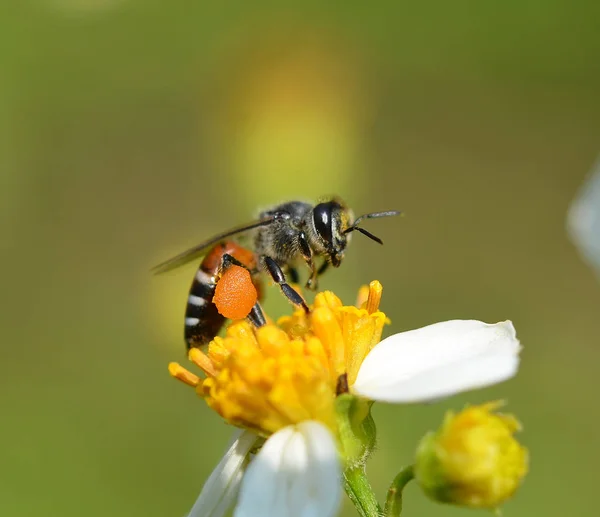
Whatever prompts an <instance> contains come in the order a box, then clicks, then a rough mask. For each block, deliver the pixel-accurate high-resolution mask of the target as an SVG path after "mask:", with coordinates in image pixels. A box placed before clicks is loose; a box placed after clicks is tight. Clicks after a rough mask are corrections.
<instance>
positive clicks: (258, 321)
mask: <svg viewBox="0 0 600 517" xmlns="http://www.w3.org/2000/svg"><path fill="white" fill-rule="evenodd" d="M246 317H247V318H248V321H249V322H250V323H252V325H254V326H255V327H256V328H259V327H262V326H263V325H266V324H267V320H266V318H265V315H264V313H263V311H262V308H261V306H260V303H258V302H256V303H255V304H254V307H252V310H251V311H250V314H248V316H246Z"/></svg>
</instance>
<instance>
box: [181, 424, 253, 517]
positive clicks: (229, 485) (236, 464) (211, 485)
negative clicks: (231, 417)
mask: <svg viewBox="0 0 600 517" xmlns="http://www.w3.org/2000/svg"><path fill="white" fill-rule="evenodd" d="M257 440H258V436H257V435H256V434H254V433H252V432H250V431H236V433H235V434H234V436H233V439H232V442H231V445H230V447H229V449H228V450H227V452H226V453H225V456H223V459H222V460H221V461H220V462H219V464H218V465H217V467H216V468H215V470H213V472H212V474H211V475H210V477H209V478H208V479H207V480H206V483H204V486H203V487H202V491H201V492H200V495H199V496H198V499H197V500H196V502H195V503H194V506H193V507H192V509H191V510H190V513H189V514H188V517H221V516H223V515H225V513H226V512H227V510H228V509H229V508H230V507H231V506H232V503H233V500H234V499H235V497H236V496H237V493H238V490H239V487H240V483H241V481H242V476H243V475H244V469H245V467H246V465H247V464H248V455H249V453H250V450H251V449H252V447H253V446H254V444H255V443H256V441H257Z"/></svg>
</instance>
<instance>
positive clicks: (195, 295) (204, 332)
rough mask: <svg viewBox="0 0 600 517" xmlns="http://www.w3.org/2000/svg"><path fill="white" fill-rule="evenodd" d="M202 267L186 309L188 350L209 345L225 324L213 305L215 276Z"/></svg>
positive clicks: (191, 290)
mask: <svg viewBox="0 0 600 517" xmlns="http://www.w3.org/2000/svg"><path fill="white" fill-rule="evenodd" d="M202 266H203V264H201V265H200V268H199V269H198V271H197V272H196V275H195V276H194V280H193V282H192V286H191V287H190V292H189V295H188V301H187V306H186V309H185V327H184V337H185V342H186V344H187V347H188V348H192V347H197V346H202V345H205V344H207V343H209V342H210V341H211V340H212V339H213V338H214V337H215V336H216V335H217V334H218V333H219V331H220V330H221V327H223V324H224V323H225V317H224V316H221V315H220V314H219V312H218V311H217V307H216V306H215V304H214V303H212V299H213V296H214V294H215V288H216V286H217V282H216V278H215V275H214V274H211V273H208V272H207V271H204V269H203V267H202Z"/></svg>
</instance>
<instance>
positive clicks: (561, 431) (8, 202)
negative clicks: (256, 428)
mask: <svg viewBox="0 0 600 517" xmlns="http://www.w3.org/2000/svg"><path fill="white" fill-rule="evenodd" d="M599 26H600V4H599V3H598V2H594V1H589V2H584V1H575V2H573V1H566V0H546V1H544V2H541V1H535V0H520V1H515V0H509V1H505V2H485V1H484V2H475V1H466V2H465V1H458V2H441V1H437V2H436V1H428V2H420V3H416V2H379V3H372V4H367V3H366V2H344V3H342V2H339V3H329V4H327V6H325V4H324V3H323V2H302V4H301V5H300V4H299V5H296V7H293V8H292V7H289V8H283V7H281V6H279V5H278V4H277V6H276V3H275V2H273V3H271V2H227V3H223V4H222V5H220V6H216V3H215V4H214V5H213V4H212V3H209V2H202V1H198V0H196V1H184V0H171V1H170V2H167V1H162V2H160V1H151V0H146V1H134V0H38V1H33V0H31V1H25V0H23V1H20V2H17V1H14V2H10V1H9V2H3V3H2V6H1V7H0V42H1V45H0V65H1V69H0V178H1V188H0V214H1V218H0V221H1V222H2V227H1V230H2V244H1V246H0V249H1V250H2V270H3V272H4V274H3V278H2V289H1V293H2V295H1V296H2V310H1V311H0V321H1V324H2V329H3V338H2V347H1V354H2V356H1V364H2V376H1V377H0V386H1V389H0V403H1V407H2V421H1V426H0V443H1V452H0V515H2V516H7V517H8V516H11V517H12V516H15V517H21V516H23V517H24V516H39V515H60V516H62V517H69V516H79V515H82V514H85V515H86V516H88V517H93V516H106V515H111V516H128V517H131V516H144V517H159V516H160V517H163V516H175V517H177V516H181V515H184V514H185V512H186V511H187V510H188V509H189V508H190V507H191V505H192V503H193V501H194V500H195V498H196V496H197V495H198V493H199V491H200V488H201V486H202V483H203V481H204V480H205V479H206V477H207V476H208V474H209V473H210V471H211V469H212V467H213V466H214V465H215V464H216V463H217V461H218V460H219V458H220V455H221V453H222V451H223V449H224V447H225V445H226V443H227V441H228V436H229V433H230V429H229V428H227V426H225V425H224V424H223V423H222V422H221V421H220V420H219V418H218V417H217V415H216V414H213V413H211V412H210V411H209V410H208V409H207V408H206V407H205V405H204V404H203V403H202V401H200V400H199V399H197V398H196V397H195V396H194V394H193V391H192V390H189V389H185V388H184V387H183V386H182V385H180V384H179V383H177V382H175V381H173V380H171V379H170V378H169V376H168V373H167V363H168V362H169V361H172V360H176V361H181V362H185V354H184V345H183V340H182V337H181V334H182V319H183V309H184V305H185V300H186V295H187V289H188V286H189V283H190V281H191V278H192V276H193V271H194V268H195V266H194V265H190V266H189V267H187V268H183V269H181V270H177V271H176V272H173V273H171V274H169V275H164V276H161V277H153V276H151V275H150V274H149V268H150V267H151V266H152V265H154V264H155V263H157V262H159V261H161V260H163V259H165V258H167V257H168V256H169V255H171V254H172V253H175V252H178V251H181V250H182V249H183V248H185V247H186V246H188V245H192V244H195V243H197V242H198V241H200V240H201V239H203V238H205V237H207V236H210V235H211V234H213V233H214V232H216V231H219V230H222V229H225V228H227V227H229V226H231V225H235V224H238V223H240V222H244V221H246V220H248V219H249V218H251V217H252V216H253V215H254V213H255V211H256V208H257V207H260V206H264V205H269V204H271V203H273V202H277V201H280V200H285V199H294V198H308V199H314V198H317V197H319V196H322V195H325V194H330V193H337V194H339V195H340V196H342V197H343V198H345V199H346V200H347V201H348V202H349V204H350V205H351V206H352V207H354V208H355V210H356V211H357V212H365V211H376V210H384V209H390V208H399V209H402V210H404V211H405V212H406V214H407V217H405V218H404V219H390V220H381V221H374V222H372V223H369V225H368V228H369V229H371V230H372V231H374V232H375V233H376V234H377V235H380V236H381V237H382V238H383V239H384V240H385V241H386V244H385V246H384V247H383V248H380V247H379V246H377V245H376V244H374V243H372V242H370V241H368V240H367V239H364V238H361V236H358V235H357V236H356V237H355V239H354V241H353V243H352V248H351V250H350V252H349V253H348V256H347V260H346V262H345V263H344V264H343V266H342V267H341V268H340V269H339V270H335V271H331V272H329V273H328V274H327V275H326V276H325V277H323V280H322V283H321V286H322V287H324V288H330V289H333V290H335V291H336V292H337V293H338V294H340V296H342V297H343V298H344V299H345V300H346V301H348V302H352V301H353V299H354V296H355V291H356V289H357V288H358V286H359V285H360V284H362V283H365V282H368V281H369V280H371V279H373V278H378V279H379V280H381V281H382V282H383V284H384V288H385V292H384V302H383V308H384V310H385V311H386V312H387V313H388V314H389V316H390V317H391V318H392V320H393V324H392V326H391V327H390V329H389V330H388V332H397V331H400V330H403V329H409V328H414V327H418V326H422V325H425V324H428V323H432V322H435V321H440V320H446V319H451V318H477V319H482V320H486V321H499V320H502V319H506V318H510V319H512V320H513V321H514V322H515V325H516V328H517V331H518V334H519V337H520V339H521V341H522V343H523V345H524V351H523V363H522V369H521V371H520V373H519V376H518V377H517V378H516V379H514V380H512V381H510V382H509V383H506V384H503V385H500V386H497V387H494V388H492V389H488V390H484V391H480V392H475V393H471V394H467V395H465V396H461V397H455V398H452V399H450V400H447V401H444V402H443V403H439V404H434V405H429V406H425V407H423V406H410V407H393V406H384V405H378V406H377V407H376V409H375V416H376V419H377V422H378V423H379V434H380V450H379V452H378V454H376V455H375V456H374V458H373V459H372V461H371V463H370V471H369V472H370V475H371V477H372V479H373V482H374V484H375V487H376V489H377V492H378V493H379V494H381V496H383V494H384V492H385V489H386V485H387V483H388V482H389V481H390V480H391V479H392V477H393V475H394V474H395V473H396V472H397V470H398V469H399V468H400V466H402V465H405V464H407V463H409V462H410V461H411V457H412V454H413V451H414V446H415V444H416V442H417V440H418V439H419V437H420V436H421V435H422V434H423V433H424V432H425V431H427V430H429V429H431V428H434V427H437V425H438V424H439V422H440V421H441V418H442V414H443V411H444V410H445V409H446V408H460V407H462V406H463V404H464V403H465V402H467V401H471V402H481V401H485V400H489V399H495V398H507V399H508V400H509V406H508V407H509V409H510V410H511V411H513V412H516V413H517V414H518V415H519V417H520V418H521V420H522V421H523V422H524V425H525V431H524V433H523V434H522V439H523V441H524V442H525V443H526V444H527V445H528V447H530V449H531V454H532V464H531V472H530V475H529V476H528V478H527V480H526V483H525V485H524V487H523V489H522V490H521V491H520V492H519V493H518V494H517V497H516V498H515V499H514V501H512V502H511V503H509V504H508V505H507V506H506V508H505V515H509V516H511V517H524V516H529V515H544V516H546V517H553V516H561V517H562V516H564V515H590V514H593V513H594V512H595V511H596V510H597V471H598V464H599V462H600V447H599V445H598V439H597V436H596V435H597V428H598V426H599V425H600V408H599V405H598V401H597V394H598V388H599V382H598V372H597V370H598V361H599V360H600V338H599V336H600V318H599V315H600V284H599V283H598V282H597V281H595V279H594V276H593V274H592V272H591V271H590V270H589V269H588V268H587V267H586V266H585V265H584V264H583V262H582V261H581V260H580V258H579V256H578V254H577V252H576V250H575V249H574V247H573V246H572V245H571V244H570V242H569V240H568V238H567V236H566V232H565V217H566V211H567V209H568V205H569V203H570V200H571V199H572V198H573V196H574V195H575V193H576V192H577V189H578V187H579V186H580V184H581V182H582V180H583V178H584V177H585V174H586V173H587V171H588V169H589V168H590V167H591V165H592V163H593V162H594V160H595V158H596V155H597V153H598V151H599V150H600V93H599V92H600V32H599V30H598V27H599ZM267 308H268V310H269V311H270V313H271V314H273V315H278V314H283V312H284V311H287V310H288V307H287V305H286V304H285V303H284V302H283V301H282V299H281V297H280V296H279V294H277V293H276V292H274V291H273V292H270V293H269V301H268V302H267ZM405 513H406V515H407V516H409V517H418V516H438V515H439V516H442V515H449V516H458V515H463V514H464V515H467V511H464V510H458V509H453V508H449V507H443V506H438V505H434V504H433V503H430V502H429V501H427V500H426V499H425V498H424V496H423V495H421V493H420V492H419V490H418V489H417V488H416V487H415V486H411V487H410V488H409V489H408V491H407V496H406V502H405ZM471 513H472V512H471ZM344 515H347V516H351V515H355V513H354V511H353V510H352V508H350V507H349V506H347V507H346V508H345V512H344Z"/></svg>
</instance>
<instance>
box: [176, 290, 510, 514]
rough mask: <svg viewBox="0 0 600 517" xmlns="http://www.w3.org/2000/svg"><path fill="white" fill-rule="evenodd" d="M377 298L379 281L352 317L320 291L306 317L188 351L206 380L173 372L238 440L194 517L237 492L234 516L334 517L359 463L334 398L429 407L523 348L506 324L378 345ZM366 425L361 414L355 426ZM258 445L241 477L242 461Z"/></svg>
mask: <svg viewBox="0 0 600 517" xmlns="http://www.w3.org/2000/svg"><path fill="white" fill-rule="evenodd" d="M381 294H382V286H381V284H380V283H379V282H377V281H374V282H371V284H370V285H369V287H368V288H366V287H365V288H363V289H361V291H360V293H359V301H358V303H357V306H356V307H355V306H344V305H343V304H342V302H341V301H340V299H339V298H338V297H337V296H335V295H334V294H333V293H331V292H322V293H319V294H317V296H316V297H315V301H314V304H313V307H312V310H311V312H310V313H309V314H306V313H305V312H304V311H302V310H297V311H295V312H294V313H293V314H292V315H291V316H286V317H283V318H281V319H280V320H279V321H278V322H277V325H275V324H267V325H265V326H263V327H261V328H259V329H254V328H253V327H252V326H251V325H250V324H249V323H247V322H245V321H237V322H234V323H232V324H231V325H230V326H229V328H228V329H227V332H226V335H225V337H223V338H220V337H216V338H215V339H214V340H213V341H212V342H211V343H210V345H209V347H208V351H207V353H204V352H203V351H201V350H200V349H192V350H191V351H190V353H189V358H190V360H191V361H192V362H194V363H195V364H196V365H197V366H198V367H200V369H202V370H203V372H204V373H205V376H206V377H205V378H204V379H200V378H199V377H198V376H196V375H194V374H192V373H191V372H189V371H187V370H186V369H185V368H183V367H182V366H180V365H179V364H176V363H171V365H169V369H170V372H171V374H172V375H173V376H174V377H176V378H178V379H180V380H182V381H183V382H185V383H186V384H189V385H191V386H194V387H195V389H196V392H197V393H198V395H200V396H201V397H202V398H204V400H205V401H206V402H207V404H208V405H209V406H210V407H211V408H212V409H214V410H215V411H216V412H217V413H219V414H220V415H221V416H222V417H223V418H224V419H225V420H226V421H228V422H229V423H231V424H233V425H235V426H237V427H240V428H242V429H245V432H244V433H242V435H240V437H239V438H238V441H237V442H235V443H234V444H233V445H232V446H231V448H230V449H229V451H228V453H227V454H226V457H225V459H224V461H222V462H221V463H220V464H219V467H217V469H216V470H215V472H213V475H211V478H210V479H209V481H210V482H211V493H208V489H207V485H205V488H204V489H203V491H202V493H201V494H200V497H199V499H198V501H197V503H196V505H195V506H194V508H193V509H192V512H191V513H190V517H200V516H201V515H202V516H205V515H206V516H211V517H213V516H214V517H217V516H221V515H223V513H224V512H225V511H226V505H227V504H231V503H232V502H233V500H234V499H235V494H236V493H237V491H238V489H239V497H238V501H237V506H236V510H235V516H236V517H243V516H246V515H261V516H263V517H269V516H273V517H275V516H277V517H284V516H288V515H289V516H293V515H322V516H330V515H334V514H335V513H336V511H337V508H338V505H339V501H340V498H341V483H340V479H341V472H342V469H343V468H345V467H349V466H350V465H353V464H356V462H364V461H365V459H366V454H365V451H364V450H362V449H360V448H356V447H354V448H351V447H348V446H347V441H346V436H345V432H346V431H345V426H343V425H341V423H340V416H339V413H338V410H337V409H336V406H337V405H338V404H337V401H338V400H340V399H342V397H340V395H344V396H346V397H347V396H352V397H355V398H356V399H357V400H365V399H366V400H373V401H382V402H403V403H405V402H424V401H430V400H435V399H438V398H440V397H444V396H449V395H452V394H455V393H458V392H461V391H465V390H469V389H473V388H478V387H483V386H487V385H490V384H494V383H497V382H500V381H503V380H506V379H508V378H510V377H512V376H513V375H514V374H515V373H516V371H517V367H518V352H519V348H520V347H519V342H518V340H517V339H516V336H515V330H514V327H513V326H512V324H511V323H510V322H502V323H498V324H494V325H488V324H485V323H482V322H479V321H462V320H455V321H448V322H443V323H437V324H434V325H430V326H428V327H424V328H422V329H418V330H413V331H409V332H402V333H399V334H395V335H393V336H390V337H388V338H386V339H384V340H383V341H381V342H380V339H381V334H382V331H383V326H384V324H385V323H386V322H387V321H388V320H387V318H386V316H385V314H384V313H383V312H381V311H379V303H380V300H381ZM347 394H349V395H347ZM367 415H368V409H367V410H366V412H364V414H363V416H362V417H361V418H362V419H363V420H364V418H366V416H367ZM252 438H254V441H253V440H252ZM242 439H243V440H244V446H243V447H240V445H239V442H240V441H241V440H242ZM265 439H266V441H265V442H264V445H263V446H262V448H261V449H260V450H259V451H258V452H257V454H256V456H255V457H254V458H253V459H252V460H251V461H250V464H249V466H248V468H247V469H245V463H244V461H242V460H241V457H242V456H243V454H245V456H243V458H244V459H245V458H247V457H248V456H249V454H250V452H251V450H252V448H253V447H256V445H257V443H259V442H258V441H259V440H265ZM363 449H364V448H363ZM228 455H229V456H228ZM228 458H229V459H228ZM244 469H245V473H243V471H244ZM242 474H243V475H242ZM215 480H219V481H218V482H217V481H215ZM292 481H293V483H292ZM206 501H208V502H210V503H211V504H210V505H207V503H206ZM198 508H202V512H200V511H199V510H198V511H197V509H198ZM207 508H209V509H210V511H207Z"/></svg>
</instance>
